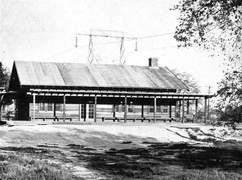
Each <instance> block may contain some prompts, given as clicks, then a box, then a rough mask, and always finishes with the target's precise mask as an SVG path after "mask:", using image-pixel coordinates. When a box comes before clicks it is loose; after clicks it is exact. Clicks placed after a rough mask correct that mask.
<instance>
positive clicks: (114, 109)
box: [113, 104, 116, 118]
mask: <svg viewBox="0 0 242 180" xmlns="http://www.w3.org/2000/svg"><path fill="white" fill-rule="evenodd" d="M113 117H114V118H115V117H116V104H114V105H113Z"/></svg>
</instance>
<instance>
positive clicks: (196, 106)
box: [194, 99, 198, 121]
mask: <svg viewBox="0 0 242 180" xmlns="http://www.w3.org/2000/svg"><path fill="white" fill-rule="evenodd" d="M195 101H196V102H195V119H194V121H195V120H196V121H197V108H198V100H197V99H196V100H195Z"/></svg>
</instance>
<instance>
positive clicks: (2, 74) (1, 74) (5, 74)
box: [0, 62, 10, 89]
mask: <svg viewBox="0 0 242 180" xmlns="http://www.w3.org/2000/svg"><path fill="white" fill-rule="evenodd" d="M9 79H10V73H9V71H8V69H7V68H5V67H4V66H3V64H2V62H0V87H4V89H7V87H8V83H9Z"/></svg>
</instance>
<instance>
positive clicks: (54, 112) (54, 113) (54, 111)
mask: <svg viewBox="0 0 242 180" xmlns="http://www.w3.org/2000/svg"><path fill="white" fill-rule="evenodd" d="M53 116H54V118H56V103H54V110H53Z"/></svg>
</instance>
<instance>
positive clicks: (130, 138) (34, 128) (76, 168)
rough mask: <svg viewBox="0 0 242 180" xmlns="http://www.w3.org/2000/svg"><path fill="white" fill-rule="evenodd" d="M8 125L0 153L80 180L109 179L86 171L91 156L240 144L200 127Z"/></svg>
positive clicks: (2, 130) (0, 132)
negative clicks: (40, 162) (55, 167)
mask: <svg viewBox="0 0 242 180" xmlns="http://www.w3.org/2000/svg"><path fill="white" fill-rule="evenodd" d="M10 124H11V125H10V126H0V153H8V152H9V151H13V152H16V153H21V152H24V153H29V154H31V155H32V156H36V157H37V158H41V159H47V160H48V161H50V162H53V163H59V164H62V165H63V166H64V167H66V168H69V169H70V170H71V171H73V173H74V174H75V175H77V176H79V177H81V178H83V179H108V178H107V177H106V176H105V174H102V173H100V171H96V170H95V169H92V168H89V166H88V162H87V161H86V158H85V156H89V155H93V154H96V155H97V154H104V153H107V152H108V153H110V152H111V153H113V152H115V153H117V152H121V151H122V150H129V152H131V151H130V150H140V149H145V148H148V147H149V146H150V145H151V144H154V143H187V144H194V145H196V146H201V147H205V146H206V147H209V146H213V145H214V143H215V142H218V141H219V142H222V141H228V140H234V141H242V136H241V135H242V132H241V131H239V130H237V131H236V130H233V129H231V128H228V127H213V126H207V125H201V124H180V123H156V124H153V123H126V124H124V123H105V124H56V125H50V124H47V125H46V124H42V125H37V124H24V123H22V124H18V123H10ZM132 153H133V152H132ZM80 155H81V156H80ZM108 163H109V162H106V164H108ZM110 163H111V164H112V162H110Z"/></svg>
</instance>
